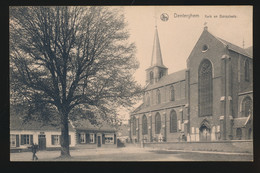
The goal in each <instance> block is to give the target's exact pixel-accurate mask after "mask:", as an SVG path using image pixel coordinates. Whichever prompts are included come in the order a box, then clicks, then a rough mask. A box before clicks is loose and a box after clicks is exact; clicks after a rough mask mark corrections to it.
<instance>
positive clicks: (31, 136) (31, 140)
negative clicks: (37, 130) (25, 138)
mask: <svg viewBox="0 0 260 173" xmlns="http://www.w3.org/2000/svg"><path fill="white" fill-rule="evenodd" d="M32 144H33V135H30V145H32Z"/></svg>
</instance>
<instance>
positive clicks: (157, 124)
mask: <svg viewBox="0 0 260 173" xmlns="http://www.w3.org/2000/svg"><path fill="white" fill-rule="evenodd" d="M160 132H161V115H160V114H159V113H157V114H156V115H155V134H159V133H160Z"/></svg>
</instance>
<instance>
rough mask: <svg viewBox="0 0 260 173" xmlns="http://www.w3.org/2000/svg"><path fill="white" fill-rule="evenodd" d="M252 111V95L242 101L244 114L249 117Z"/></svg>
mask: <svg viewBox="0 0 260 173" xmlns="http://www.w3.org/2000/svg"><path fill="white" fill-rule="evenodd" d="M251 112H252V100H251V98H250V97H246V98H244V100H243V102H242V115H243V116H244V117H248V116H249V115H250V113H251Z"/></svg>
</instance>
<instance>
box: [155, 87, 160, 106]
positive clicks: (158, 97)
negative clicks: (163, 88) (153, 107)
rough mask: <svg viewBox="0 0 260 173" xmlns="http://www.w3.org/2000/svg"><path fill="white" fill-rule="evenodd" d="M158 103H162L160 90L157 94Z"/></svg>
mask: <svg viewBox="0 0 260 173" xmlns="http://www.w3.org/2000/svg"><path fill="white" fill-rule="evenodd" d="M156 94H157V103H158V104H160V103H161V94H160V90H159V89H158V90H157V92H156Z"/></svg>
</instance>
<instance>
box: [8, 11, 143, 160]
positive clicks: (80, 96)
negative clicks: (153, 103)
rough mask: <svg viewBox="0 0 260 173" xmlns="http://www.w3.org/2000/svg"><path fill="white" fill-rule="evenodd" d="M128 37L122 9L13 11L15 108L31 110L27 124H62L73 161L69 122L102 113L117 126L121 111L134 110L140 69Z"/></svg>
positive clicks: (64, 154)
mask: <svg viewBox="0 0 260 173" xmlns="http://www.w3.org/2000/svg"><path fill="white" fill-rule="evenodd" d="M128 37H129V35H128V33H127V32H126V30H125V23H124V17H123V15H122V14H121V12H120V11H119V10H117V9H116V8H114V9H110V8H108V7H107V8H106V7H11V8H10V88H11V98H10V100H11V105H13V104H18V103H19V104H22V105H25V106H26V107H27V108H28V111H29V114H28V115H26V117H27V119H31V118H32V115H37V116H38V118H40V119H41V120H45V121H52V120H53V119H57V120H58V121H60V123H59V124H60V127H61V156H62V157H70V152H69V140H68V120H69V119H73V120H76V119H78V118H79V117H77V116H76V115H80V116H81V117H80V118H88V119H90V120H95V118H94V115H95V113H96V112H98V114H99V115H101V116H102V117H103V118H106V119H110V120H113V121H114V120H116V115H117V114H116V108H117V107H118V106H119V105H121V106H124V107H128V106H131V105H132V104H134V101H135V97H133V96H134V95H135V94H136V93H139V91H140V86H139V85H137V84H136V82H135V81H134V80H133V77H132V74H133V72H134V70H135V69H137V68H138V63H137V62H136V59H135V56H134V55H135V46H134V44H129V43H128V41H127V39H128ZM55 112H57V113H55Z"/></svg>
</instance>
